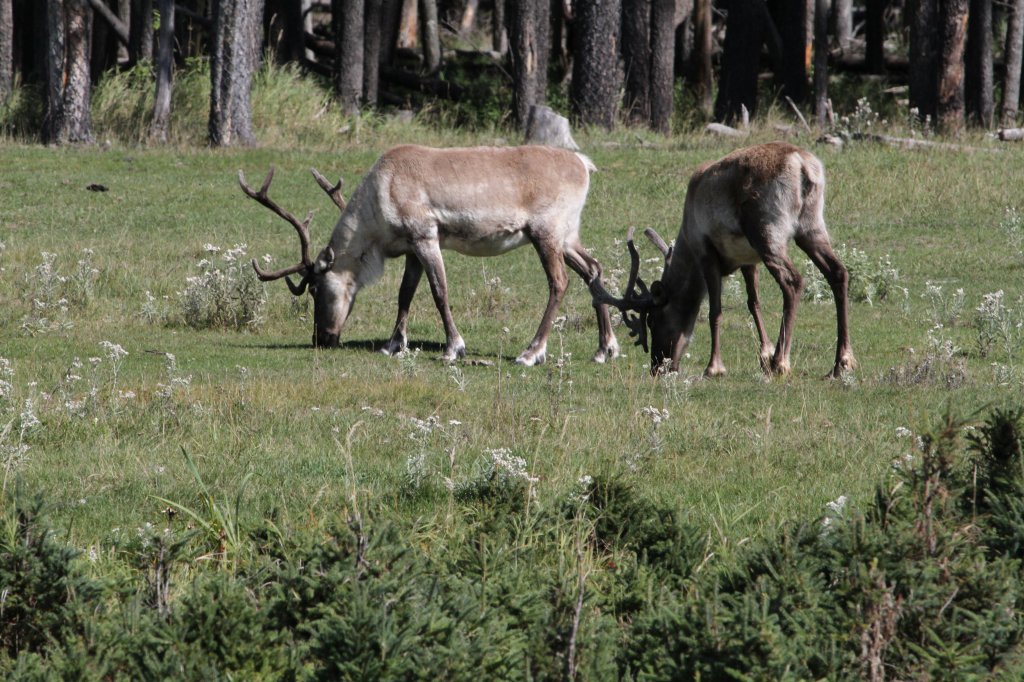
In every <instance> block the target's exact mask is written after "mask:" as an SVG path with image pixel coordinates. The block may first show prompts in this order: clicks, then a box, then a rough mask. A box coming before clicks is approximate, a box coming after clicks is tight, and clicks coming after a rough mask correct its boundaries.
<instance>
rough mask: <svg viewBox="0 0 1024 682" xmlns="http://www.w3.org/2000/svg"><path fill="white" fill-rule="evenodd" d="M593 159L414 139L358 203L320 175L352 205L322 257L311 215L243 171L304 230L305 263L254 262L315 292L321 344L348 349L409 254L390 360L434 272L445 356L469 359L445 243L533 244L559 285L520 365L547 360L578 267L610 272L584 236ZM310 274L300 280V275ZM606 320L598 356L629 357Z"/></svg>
mask: <svg viewBox="0 0 1024 682" xmlns="http://www.w3.org/2000/svg"><path fill="white" fill-rule="evenodd" d="M593 170H596V169H595V167H594V165H593V163H591V161H590V159H588V158H587V157H585V156H583V155H582V154H577V153H575V152H571V151H567V150H564V149H554V148H550V147H540V146H528V147H474V148H464V149H430V148H427V147H420V146H415V145H403V146H399V147H395V148H393V149H391V150H389V151H387V152H385V153H384V154H383V155H382V156H381V157H380V159H378V160H377V162H376V163H375V164H374V165H373V168H371V169H370V172H369V173H368V174H367V175H366V177H365V178H363V181H362V183H360V185H359V187H357V188H356V190H355V192H354V193H353V194H352V197H351V200H350V201H349V202H348V203H347V204H346V202H345V201H344V198H343V197H342V196H341V183H340V182H339V183H338V185H335V186H334V187H330V186H329V183H327V181H326V180H324V179H323V177H322V176H320V175H319V174H318V173H317V172H316V171H315V170H314V171H313V172H314V175H315V176H316V177H317V182H319V183H320V185H321V187H322V188H323V189H324V190H325V191H326V192H327V193H328V194H329V195H330V196H331V198H332V199H333V200H334V202H335V203H336V204H337V205H338V207H339V208H340V209H342V214H341V218H340V219H339V220H338V222H337V224H336V225H335V228H334V232H333V234H332V235H331V240H330V243H329V244H328V245H327V246H326V247H324V249H323V250H322V251H321V252H320V254H319V255H318V256H317V257H316V258H315V259H314V258H312V257H311V252H310V237H309V224H310V221H311V220H312V214H310V215H309V216H308V217H307V218H306V220H305V221H303V222H300V221H299V220H297V219H296V218H295V217H294V216H293V215H291V214H290V213H288V212H287V211H285V210H284V209H282V208H281V207H280V206H278V205H277V204H276V203H275V202H274V201H273V200H272V199H270V197H269V196H268V194H267V192H268V189H269V187H270V182H271V180H272V179H273V169H271V171H270V173H269V174H268V175H267V178H266V180H265V181H264V183H263V187H262V188H261V189H260V190H259V191H254V190H253V189H252V188H250V187H249V186H248V185H247V184H246V183H245V177H244V175H242V173H241V171H239V184H241V186H242V190H243V191H244V192H245V193H246V194H247V195H248V196H249V197H251V198H253V199H255V200H256V201H258V202H259V203H260V204H262V205H264V206H266V207H267V208H269V209H271V210H272V211H273V212H274V213H276V214H277V215H278V216H280V217H282V218H284V219H285V220H286V221H288V222H289V223H291V224H292V226H293V227H294V228H295V230H296V231H297V232H298V235H299V242H300V245H301V254H302V259H301V261H300V262H299V263H298V264H296V265H292V266H289V267H286V268H283V269H280V270H277V271H274V272H265V271H263V270H262V269H261V268H260V267H259V265H258V264H257V263H256V261H255V260H254V261H253V264H252V265H253V268H254V269H255V270H256V274H257V276H258V277H259V278H260V279H261V280H263V281H265V282H268V281H273V280H276V279H280V278H282V277H284V278H285V281H286V282H287V284H288V288H289V289H291V292H292V293H293V294H294V295H296V296H299V295H302V293H303V292H304V291H305V290H306V289H307V288H308V289H309V292H310V294H311V295H312V297H313V319H314V328H315V329H314V334H313V345H314V346H317V347H333V346H337V345H338V339H339V336H340V334H341V330H342V327H343V326H344V325H345V320H346V319H347V318H348V316H349V313H350V312H351V311H352V305H353V303H354V301H355V297H356V294H357V293H358V292H359V290H360V289H362V288H363V287H364V286H366V285H368V284H371V283H372V282H374V281H375V280H376V279H377V278H378V277H380V275H381V272H382V271H383V268H384V259H386V258H395V257H398V256H405V274H404V275H403V276H402V284H401V287H400V289H399V292H398V317H397V319H396V321H395V327H394V331H393V332H392V334H391V337H390V338H389V339H388V341H387V342H386V343H385V344H384V347H383V348H382V349H381V350H382V352H383V353H385V354H387V355H394V354H395V353H399V352H401V351H402V350H404V349H405V348H406V346H407V343H408V340H407V337H406V323H407V320H408V316H409V305H410V303H411V301H412V298H413V295H414V294H415V292H416V287H417V285H418V284H419V281H420V278H421V277H422V275H423V274H424V273H426V275H427V281H428V282H429V283H430V290H431V293H432V294H433V296H434V304H435V305H436V306H437V310H438V312H439V313H440V314H441V321H442V323H443V324H444V332H445V348H444V352H443V354H442V355H441V358H442V359H443V360H445V361H449V362H451V361H454V360H456V359H457V358H461V357H464V356H465V354H466V345H465V343H464V341H463V339H462V335H461V334H459V330H458V329H457V328H456V326H455V320H454V319H453V317H452V312H451V309H450V307H449V305H448V281H447V279H446V277H445V268H444V261H443V260H442V258H441V250H442V249H452V250H454V251H458V252H459V253H463V254H467V255H471V256H497V255H499V254H503V253H506V252H507V251H510V250H512V249H514V248H516V247H518V246H522V245H523V244H527V243H529V244H532V245H533V247H534V248H535V249H536V250H537V253H538V255H539V256H540V260H541V265H542V266H543V267H544V272H545V274H546V275H547V280H548V292H549V293H548V304H547V307H546V308H545V310H544V314H543V316H542V317H541V321H540V326H539V327H538V329H537V333H536V335H535V336H534V337H533V340H532V341H531V342H530V345H529V346H527V348H526V350H524V351H523V352H522V353H521V354H520V355H519V357H518V358H517V359H516V363H518V364H520V365H525V366H532V365H537V364H540V363H543V362H544V360H545V354H546V349H547V340H548V335H549V334H550V332H551V325H552V322H553V320H554V317H555V314H556V312H557V310H558V306H559V304H560V302H561V300H562V296H563V294H564V293H565V288H566V286H567V284H568V278H567V276H566V270H565V266H566V265H568V266H569V267H570V268H571V269H572V270H573V271H575V272H576V273H577V274H578V275H579V276H580V277H582V278H583V279H584V281H585V282H587V283H588V284H589V283H590V282H592V281H596V280H598V279H599V277H600V272H601V267H600V265H599V264H598V263H597V261H596V260H594V258H592V257H591V256H590V254H589V253H587V251H586V249H584V248H583V245H582V244H581V242H580V235H579V229H580V214H581V212H582V211H583V203H584V201H585V200H586V197H587V190H588V188H589V185H590V171H593ZM292 274H301V280H300V281H299V283H298V284H294V283H293V282H292V281H291V279H290V278H288V275H292ZM594 308H595V310H596V312H597V327H598V349H597V353H596V354H595V355H594V360H595V361H596V362H604V361H605V360H609V359H611V358H614V357H616V356H617V355H618V354H619V345H618V342H617V341H616V340H615V335H614V332H613V331H612V324H611V317H610V315H609V313H608V308H607V306H606V305H605V304H604V303H601V302H595V303H594Z"/></svg>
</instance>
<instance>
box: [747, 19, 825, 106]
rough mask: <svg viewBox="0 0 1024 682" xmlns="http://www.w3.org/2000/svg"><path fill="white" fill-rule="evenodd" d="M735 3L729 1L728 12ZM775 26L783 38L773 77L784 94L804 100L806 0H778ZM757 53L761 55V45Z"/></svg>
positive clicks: (806, 40) (805, 92)
mask: <svg viewBox="0 0 1024 682" xmlns="http://www.w3.org/2000/svg"><path fill="white" fill-rule="evenodd" d="M756 1H757V2H760V1H761V0H756ZM737 4H739V2H736V1H735V0H734V1H733V2H732V3H731V8H730V10H729V12H730V14H731V13H732V11H733V9H732V8H734V7H736V5H737ZM729 25H730V26H731V25H732V22H730V23H729ZM775 25H776V26H778V27H779V33H780V34H781V37H782V73H781V74H776V78H777V79H778V81H779V82H780V83H781V85H782V94H783V96H785V97H789V98H790V99H792V100H793V101H794V102H803V101H804V100H805V99H807V55H808V54H809V52H808V49H807V48H808V46H809V45H810V40H808V38H809V36H808V35H807V2H806V0H781V2H780V3H779V14H778V15H777V16H776V17H775ZM757 54H760V45H758V46H757Z"/></svg>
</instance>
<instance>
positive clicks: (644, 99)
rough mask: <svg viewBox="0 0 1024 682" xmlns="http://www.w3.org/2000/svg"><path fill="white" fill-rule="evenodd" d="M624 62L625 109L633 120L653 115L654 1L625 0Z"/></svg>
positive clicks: (643, 122)
mask: <svg viewBox="0 0 1024 682" xmlns="http://www.w3.org/2000/svg"><path fill="white" fill-rule="evenodd" d="M622 62H623V68H624V69H625V82H626V93H625V95H626V96H625V103H624V104H625V108H626V116H627V117H628V118H629V121H630V122H631V123H634V124H637V123H640V124H646V123H647V122H648V121H649V120H650V115H651V90H650V88H651V0H622Z"/></svg>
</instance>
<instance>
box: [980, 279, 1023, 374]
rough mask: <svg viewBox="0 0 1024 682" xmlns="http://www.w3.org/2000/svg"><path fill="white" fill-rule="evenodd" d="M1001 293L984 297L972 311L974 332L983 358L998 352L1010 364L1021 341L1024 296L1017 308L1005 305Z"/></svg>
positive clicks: (1018, 302)
mask: <svg viewBox="0 0 1024 682" xmlns="http://www.w3.org/2000/svg"><path fill="white" fill-rule="evenodd" d="M1004 297H1005V294H1004V293H1003V290H1002V289H1000V290H999V291H996V292H992V293H988V294H985V295H984V296H982V297H981V304H980V305H978V307H977V308H975V309H974V312H975V315H974V329H975V331H976V332H977V336H976V337H975V340H976V344H977V350H978V354H979V355H980V356H981V357H983V358H985V357H988V356H989V355H990V354H991V353H992V351H993V350H996V349H998V350H1000V351H1002V353H1003V354H1004V355H1005V356H1006V358H1007V360H1008V361H1010V363H1011V364H1012V361H1013V358H1014V355H1015V354H1016V352H1017V348H1018V347H1019V346H1020V345H1021V342H1022V341H1024V296H1022V297H1020V298H1018V299H1017V308H1016V309H1014V308H1011V307H1009V306H1007V305H1006V303H1005V302H1004Z"/></svg>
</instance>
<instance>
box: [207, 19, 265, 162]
mask: <svg viewBox="0 0 1024 682" xmlns="http://www.w3.org/2000/svg"><path fill="white" fill-rule="evenodd" d="M262 18H263V0H219V2H215V3H214V4H213V40H212V46H211V55H210V83H211V87H210V122H209V135H210V144H211V145H213V146H214V147H229V146H234V145H244V146H252V145H255V144H256V137H255V135H253V132H252V111H251V107H250V100H249V96H250V92H251V89H252V77H253V74H254V73H255V72H256V69H257V68H259V59H260V47H261V40H260V39H261V37H262V26H263V21H262Z"/></svg>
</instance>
